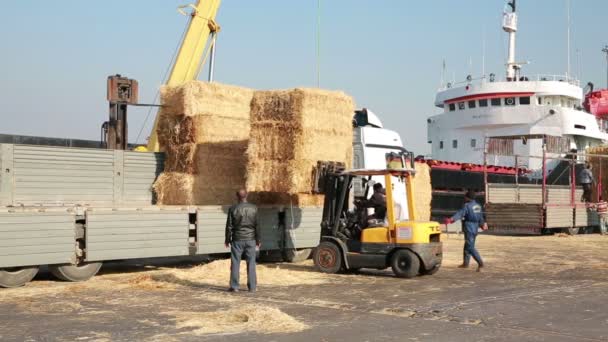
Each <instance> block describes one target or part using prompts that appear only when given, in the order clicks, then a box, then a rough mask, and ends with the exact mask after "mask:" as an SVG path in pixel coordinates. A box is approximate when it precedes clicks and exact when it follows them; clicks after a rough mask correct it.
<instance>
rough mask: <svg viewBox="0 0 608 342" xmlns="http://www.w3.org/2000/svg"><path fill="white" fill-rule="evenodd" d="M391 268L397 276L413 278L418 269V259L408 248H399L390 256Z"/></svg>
mask: <svg viewBox="0 0 608 342" xmlns="http://www.w3.org/2000/svg"><path fill="white" fill-rule="evenodd" d="M391 268H392V269H393V273H395V275H396V276H397V277H399V278H413V277H415V276H417V275H418V272H419V271H420V259H418V256H417V255H416V254H415V253H414V252H412V251H410V250H409V249H399V250H397V251H396V252H395V253H393V256H392V257H391Z"/></svg>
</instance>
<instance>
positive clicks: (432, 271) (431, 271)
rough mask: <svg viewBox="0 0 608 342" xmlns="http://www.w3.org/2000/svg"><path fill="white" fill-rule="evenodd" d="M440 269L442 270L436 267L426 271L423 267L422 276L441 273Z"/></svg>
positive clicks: (421, 269)
mask: <svg viewBox="0 0 608 342" xmlns="http://www.w3.org/2000/svg"><path fill="white" fill-rule="evenodd" d="M439 268H440V267H439V266H436V267H433V268H432V269H430V270H426V269H425V268H424V267H421V268H420V274H421V275H425V276H426V275H433V274H435V273H437V271H439Z"/></svg>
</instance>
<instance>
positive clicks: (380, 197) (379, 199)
mask: <svg viewBox="0 0 608 342" xmlns="http://www.w3.org/2000/svg"><path fill="white" fill-rule="evenodd" d="M363 207H364V208H374V213H373V214H372V215H369V216H368V217H367V223H368V224H367V225H368V226H375V225H378V224H381V223H383V222H384V219H385V218H386V192H385V189H384V188H383V187H382V184H380V183H376V184H374V193H373V194H372V196H371V197H370V199H369V200H367V201H364V202H363Z"/></svg>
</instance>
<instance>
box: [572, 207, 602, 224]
mask: <svg viewBox="0 0 608 342" xmlns="http://www.w3.org/2000/svg"><path fill="white" fill-rule="evenodd" d="M574 213H575V215H574V226H575V227H592V226H599V225H600V219H599V216H598V215H597V212H596V211H595V210H588V209H587V208H586V207H585V206H577V207H576V210H575V212H574Z"/></svg>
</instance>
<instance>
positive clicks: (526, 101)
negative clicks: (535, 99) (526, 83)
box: [519, 96, 530, 105]
mask: <svg viewBox="0 0 608 342" xmlns="http://www.w3.org/2000/svg"><path fill="white" fill-rule="evenodd" d="M519 104H520V105H529V104H530V96H523V97H520V98H519Z"/></svg>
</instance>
